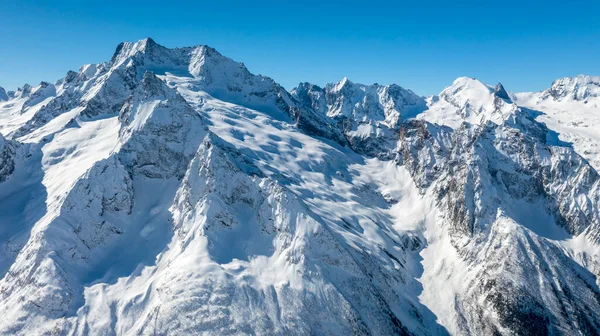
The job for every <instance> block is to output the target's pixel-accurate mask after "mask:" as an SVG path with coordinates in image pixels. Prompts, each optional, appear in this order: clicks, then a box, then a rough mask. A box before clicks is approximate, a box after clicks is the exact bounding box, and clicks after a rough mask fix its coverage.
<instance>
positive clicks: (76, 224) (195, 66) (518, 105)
mask: <svg viewBox="0 0 600 336" xmlns="http://www.w3.org/2000/svg"><path fill="white" fill-rule="evenodd" d="M599 83H600V80H599V79H598V78H597V77H591V76H578V77H575V78H564V79H559V80H557V81H555V82H554V83H553V84H552V87H551V88H549V89H548V90H545V91H542V92H538V93H511V92H509V91H507V90H506V89H505V88H504V87H503V86H502V84H498V85H496V86H488V85H486V84H483V83H481V82H480V81H478V80H476V79H472V78H459V79H457V80H456V81H455V82H454V83H453V84H452V85H451V86H450V87H448V88H446V89H444V90H443V91H442V92H441V93H440V95H438V96H433V97H429V98H424V97H419V96H417V95H416V94H414V93H413V92H412V91H410V90H407V89H404V88H402V87H400V86H397V85H393V84H392V85H385V86H384V85H379V84H373V85H362V84H356V83H353V82H351V81H350V80H348V79H347V78H344V79H343V80H342V81H340V82H338V83H333V84H327V85H325V86H324V87H319V86H316V85H313V84H309V83H301V84H299V86H298V87H297V88H294V89H293V90H291V91H290V92H287V91H286V90H285V89H284V88H283V87H281V86H280V85H279V84H277V83H276V82H275V81H273V80H272V79H271V78H268V77H265V76H260V75H254V74H252V73H250V72H249V71H248V69H247V68H246V67H245V66H244V65H243V64H242V63H237V62H235V61H233V60H231V59H229V58H227V57H225V56H223V55H221V54H219V53H218V52H217V51H216V50H214V49H212V48H210V47H208V46H196V47H189V48H175V49H168V48H165V47H163V46H160V45H159V44H157V43H156V42H154V41H153V40H152V39H144V40H141V41H138V42H135V43H132V42H124V43H122V44H120V45H119V46H118V47H117V49H116V51H115V53H114V56H113V57H112V59H111V60H110V61H108V62H105V63H101V64H88V65H85V66H82V67H81V68H80V69H79V71H78V72H74V71H70V72H68V73H67V74H66V76H65V77H64V78H63V79H60V80H58V81H56V82H55V83H46V82H42V83H40V84H39V85H38V86H35V87H32V86H30V85H25V86H23V87H22V88H19V89H18V90H16V91H14V92H5V90H4V89H2V88H0V314H1V315H2V316H3V318H2V319H0V334H2V335H15V334H16V335H31V334H52V335H80V334H81V335H87V334H94V335H96V334H98V335H149V334H160V335H181V334H259V335H313V334H317V335H345V334H356V335H445V334H453V335H488V334H498V335H538V334H581V335H597V334H600V322H599V321H600V290H599V289H598V285H599V284H600V281H599V276H600V175H599V174H598V169H599V168H600V163H599V161H598V160H600V155H598V153H600V149H599V148H600V147H598V146H600V138H599V136H600V133H599V132H598V131H597V130H596V128H594V127H595V125H597V124H598V123H599V122H600V112H599V111H600V89H599V88H600V84H599ZM596 117H598V120H596V119H594V118H596ZM596 147H598V148H596Z"/></svg>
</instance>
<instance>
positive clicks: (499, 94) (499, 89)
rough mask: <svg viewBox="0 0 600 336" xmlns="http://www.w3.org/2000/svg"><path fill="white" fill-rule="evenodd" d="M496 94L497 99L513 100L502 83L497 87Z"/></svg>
mask: <svg viewBox="0 0 600 336" xmlns="http://www.w3.org/2000/svg"><path fill="white" fill-rule="evenodd" d="M494 94H495V95H496V97H499V98H502V99H506V100H511V99H510V96H509V95H508V92H506V90H505V89H504V86H502V83H498V84H497V85H496V88H495V89H494Z"/></svg>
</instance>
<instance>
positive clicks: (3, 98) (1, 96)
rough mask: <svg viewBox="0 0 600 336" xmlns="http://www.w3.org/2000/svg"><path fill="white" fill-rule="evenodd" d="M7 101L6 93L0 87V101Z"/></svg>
mask: <svg viewBox="0 0 600 336" xmlns="http://www.w3.org/2000/svg"><path fill="white" fill-rule="evenodd" d="M7 100H8V95H7V94H6V91H5V90H4V88H3V87H1V86H0V101H7Z"/></svg>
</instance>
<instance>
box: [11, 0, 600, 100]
mask: <svg viewBox="0 0 600 336" xmlns="http://www.w3.org/2000/svg"><path fill="white" fill-rule="evenodd" d="M184 3H185V1H161V2H158V1H144V2H142V1H136V2H132V1H129V2H127V1H110V0H109V1H94V0H90V1H69V0H63V1H42V0H37V1H27V0H18V1H12V0H0V85H1V86H3V87H5V88H7V89H14V88H16V87H17V86H21V85H22V84H24V83H26V82H27V83H31V84H37V83H39V82H40V81H41V80H46V81H54V80H56V79H59V78H61V77H63V76H64V74H65V73H66V71H67V70H70V69H73V70H76V69H78V68H79V66H80V65H82V64H85V63H96V62H102V61H108V60H109V59H110V57H111V55H112V53H113V51H114V49H115V48H116V46H117V45H118V43H119V42H121V41H135V40H139V39H141V38H144V37H148V36H149V37H152V38H153V39H154V40H155V41H157V42H158V43H159V44H162V45H165V46H167V47H177V46H191V45H197V44H207V45H210V46H212V47H214V48H216V49H217V50H219V51H220V52H221V53H222V54H224V55H225V56H228V57H231V58H233V59H235V60H237V61H242V62H244V63H245V64H246V66H247V67H248V68H249V69H250V71H252V72H254V73H260V74H264V75H267V76H270V77H272V78H274V79H275V80H276V81H278V82H279V83H281V84H282V85H283V86H284V87H286V88H288V89H291V88H292V87H293V86H295V85H296V84H297V83H298V82H299V81H309V82H312V83H315V84H324V83H327V82H333V81H338V80H339V79H341V78H342V77H344V76H346V77H348V78H350V80H353V81H355V82H360V83H365V84H371V83H374V82H378V83H381V84H387V83H398V84H400V85H402V86H404V87H407V88H410V89H412V90H414V91H415V92H417V93H419V94H422V95H428V94H433V93H438V92H439V91H441V90H442V89H443V88H444V87H445V86H447V85H450V84H451V83H452V81H453V80H454V79H455V78H456V77H459V76H469V77H477V78H479V79H481V80H482V81H484V82H486V83H489V84H495V83H496V82H498V81H501V82H502V83H503V84H504V85H505V87H506V88H507V89H508V90H510V91H537V90H541V89H543V88H546V87H548V86H549V85H550V83H551V82H552V80H553V79H555V78H558V77H563V76H573V75H577V74H580V73H585V74H590V75H600V14H599V13H600V1H597V0H596V1H560V2H559V1H552V0H550V1H527V0H521V1H514V0H506V1H502V0H479V1H458V0H455V1H427V0H425V1H418V0H413V1H409V2H401V1H378V0H363V1H313V0H301V1H283V0H281V1H247V2H246V1H233V0H232V1H218V0H213V1H210V2H203V1H194V2H190V3H187V4H184Z"/></svg>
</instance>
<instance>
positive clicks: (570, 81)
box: [546, 75, 600, 101]
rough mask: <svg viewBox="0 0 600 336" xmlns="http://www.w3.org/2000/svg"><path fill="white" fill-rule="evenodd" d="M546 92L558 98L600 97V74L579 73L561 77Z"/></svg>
mask: <svg viewBox="0 0 600 336" xmlns="http://www.w3.org/2000/svg"><path fill="white" fill-rule="evenodd" d="M546 93H547V94H548V95H550V96H552V97H553V98H554V99H556V100H562V99H572V100H578V101H583V100H585V99H586V98H588V97H600V76H587V75H578V76H575V77H563V78H559V79H557V80H555V81H554V82H552V86H551V87H550V89H548V90H546Z"/></svg>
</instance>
